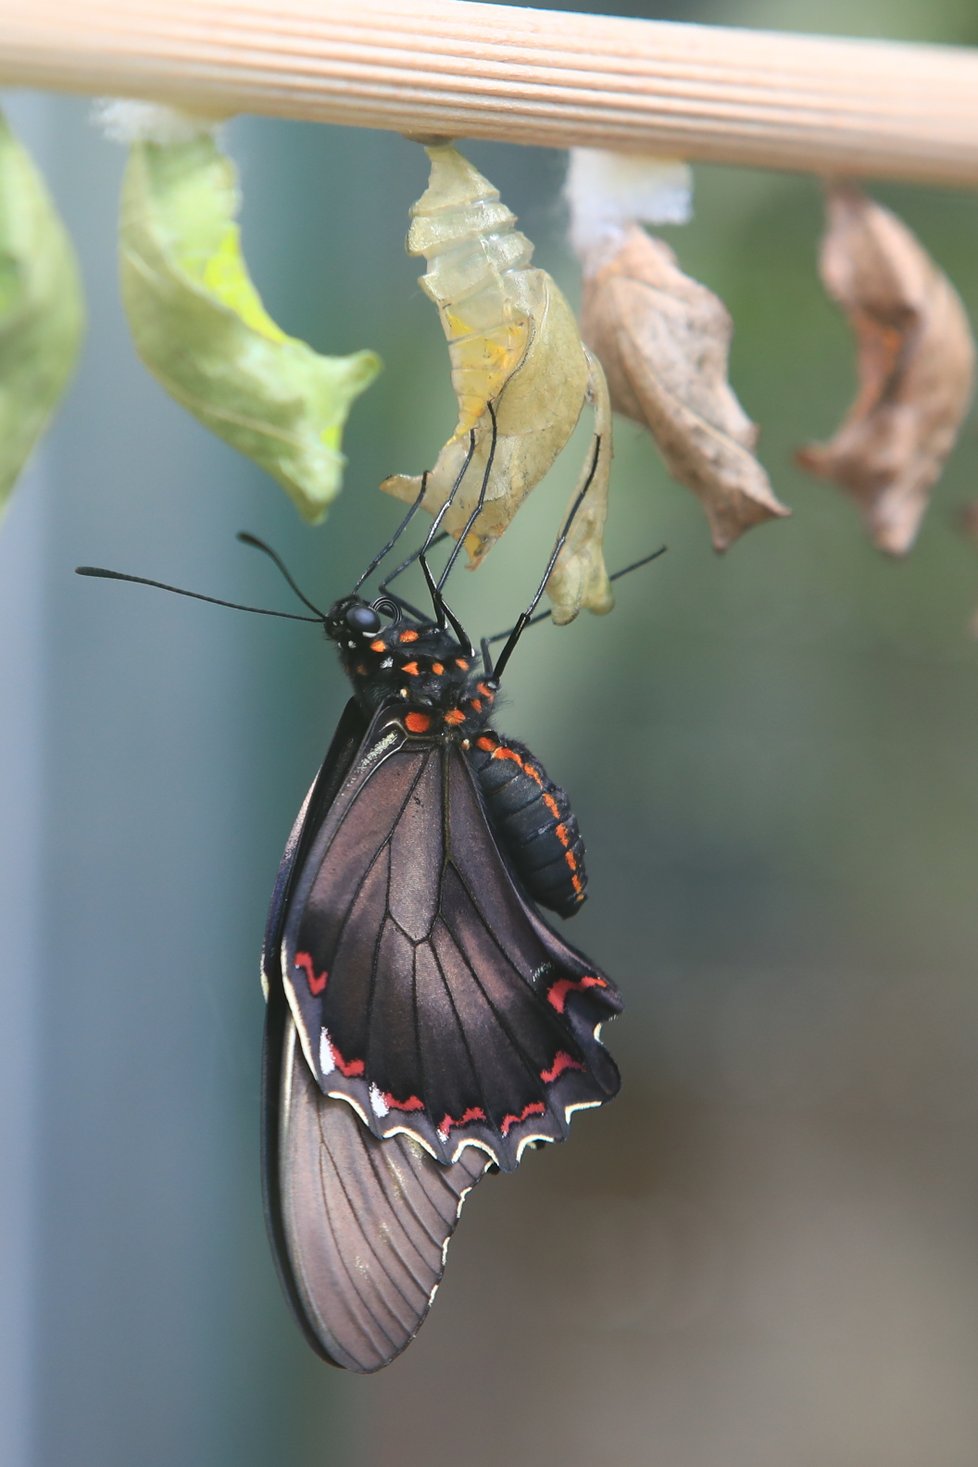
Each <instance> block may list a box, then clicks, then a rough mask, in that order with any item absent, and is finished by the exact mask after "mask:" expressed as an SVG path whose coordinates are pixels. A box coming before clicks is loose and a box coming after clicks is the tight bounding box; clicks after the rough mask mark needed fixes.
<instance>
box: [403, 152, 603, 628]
mask: <svg viewBox="0 0 978 1467" xmlns="http://www.w3.org/2000/svg"><path fill="white" fill-rule="evenodd" d="M427 153H428V157H429V159H430V161H431V176H430V180H429V184H428V188H427V190H426V191H425V193H424V194H423V195H422V197H421V198H420V199H419V200H418V202H417V204H415V205H414V208H413V209H412V211H411V212H412V216H413V217H412V223H411V228H410V232H409V234H408V240H407V247H408V250H409V251H410V253H412V254H423V255H424V257H425V259H426V261H427V264H428V269H427V272H426V274H425V275H424V276H423V277H422V282H421V283H422V286H423V288H424V290H425V291H426V292H427V294H428V295H429V296H431V298H432V300H434V301H435V303H436V305H437V306H438V312H439V315H440V317H441V322H442V327H443V329H444V331H445V335H446V337H447V339H448V350H449V358H450V361H451V368H452V384H453V387H454V389H455V394H456V397H457V398H458V409H459V416H458V422H457V425H456V428H455V432H454V433H453V434H452V437H451V438H450V439H449V440H448V442H447V443H446V444H445V446H444V447H443V449H442V450H441V453H440V454H439V455H438V459H437V461H436V463H435V465H434V468H433V469H432V470H431V472H430V473H429V475H428V484H427V489H426V492H425V497H424V500H423V503H424V505H425V507H426V508H428V509H431V510H433V511H434V510H437V509H438V508H439V507H440V506H441V505H442V504H444V502H445V500H446V498H447V497H448V495H449V493H450V492H451V489H452V485H453V484H454V482H455V479H456V476H457V475H458V473H459V471H460V469H461V467H462V465H463V463H464V461H465V458H466V455H467V453H468V452H469V447H470V442H469V435H470V431H471V430H473V429H474V430H475V435H476V438H475V451H474V454H473V457H472V462H471V464H470V466H469V469H468V471H467V473H466V476H465V481H464V483H463V486H462V489H461V491H460V492H459V493H458V494H457V496H456V498H455V500H454V501H453V504H452V507H451V509H450V510H449V512H448V514H447V515H446V517H445V520H444V521H443V523H444V526H445V528H446V529H447V530H448V531H449V532H450V533H452V534H454V535H456V536H458V535H460V534H461V533H462V531H463V530H464V527H465V524H466V522H467V520H468V518H469V516H470V514H471V513H472V510H473V508H474V507H475V504H476V502H477V499H478V496H479V491H480V487H481V485H482V481H483V475H484V471H485V466H486V462H487V459H488V455H489V451H490V444H491V442H492V431H491V428H492V425H491V420H490V416H489V405H490V404H492V407H493V410H494V412H495V415H496V428H497V436H496V444H495V453H494V455H493V461H492V472H491V476H490V479H489V483H488V485H487V489H486V495H485V504H484V507H483V509H482V511H481V513H480V514H479V517H478V519H477V520H476V522H475V524H474V526H473V527H472V530H471V533H470V534H469V537H468V541H467V545H466V548H467V550H468V552H469V559H470V563H471V564H473V565H474V564H478V562H479V561H480V560H481V559H482V558H483V557H484V556H485V555H486V554H487V552H488V551H489V550H490V549H491V547H492V545H493V544H494V543H495V541H496V540H497V539H498V538H499V536H500V535H501V534H502V533H503V531H504V530H505V529H506V527H507V525H508V524H509V523H510V521H511V520H512V518H513V516H514V515H515V513H516V511H517V510H518V509H519V507H520V505H521V504H522V502H523V500H524V499H525V498H526V496H527V494H529V492H530V491H531V489H533V488H534V486H535V485H536V484H538V483H539V481H540V480H541V479H542V478H543V476H544V475H545V474H546V473H547V471H548V469H549V468H550V467H551V465H552V464H553V462H554V460H555V459H556V458H557V455H558V454H559V453H560V452H561V450H562V449H563V448H564V446H565V444H566V443H567V440H568V439H569V438H570V435H571V433H572V432H573V431H574V428H575V426H576V424H577V420H578V418H579V417H580V415H581V409H582V408H583V406H584V403H585V402H586V401H591V402H592V403H593V404H594V408H595V414H596V418H597V420H598V421H599V422H600V423H602V424H603V431H602V430H601V429H599V431H602V445H601V447H602V451H601V453H600V455H599V459H598V464H597V469H596V472H595V475H594V478H593V481H592V483H591V486H590V488H589V489H588V493H587V496H586V497H585V500H584V504H583V505H582V508H581V511H580V512H579V515H578V524H577V527H576V528H575V530H574V533H573V535H572V537H571V539H570V540H569V542H568V545H567V546H566V547H565V551H564V553H563V554H562V555H561V558H560V560H559V561H558V563H557V567H556V569H555V571H554V575H553V577H552V578H551V583H550V587H549V593H550V595H551V597H552V599H553V600H554V610H553V614H554V619H555V620H557V621H570V620H571V618H572V617H574V616H575V615H576V614H577V612H578V611H579V610H580V608H581V607H582V606H586V607H588V608H590V609H591V610H593V611H607V610H608V609H609V607H610V606H611V589H610V586H609V584H608V578H607V574H606V572H605V569H604V562H603V558H602V554H601V535H602V530H603V526H604V518H605V508H606V501H607V489H608V475H609V472H610V466H611V414H610V411H608V410H607V387H606V385H605V381H604V374H603V372H602V371H601V367H600V366H599V365H598V363H597V362H596V361H594V359H593V358H591V357H590V356H589V354H588V352H587V351H586V349H585V348H584V346H583V344H582V342H581V338H580V332H579V331H578V327H577V322H576V321H575V319H574V314H573V312H572V311H571V309H570V306H569V305H568V304H567V301H566V300H565V299H564V296H563V295H562V293H561V291H560V290H559V289H558V287H557V285H556V284H555V282H554V281H553V279H552V278H551V277H550V275H548V274H547V272H546V271H545V270H540V269H536V268H534V267H532V266H531V263H530V261H531V258H532V253H533V247H532V245H531V244H530V241H529V240H528V239H527V238H526V237H525V235H523V234H521V233H520V232H519V230H517V229H516V228H515V219H514V216H513V215H512V214H511V213H510V211H509V210H508V209H507V208H506V207H505V205H503V204H502V203H500V200H499V194H498V191H497V190H496V189H495V188H493V186H492V184H491V183H489V181H488V179H486V178H484V177H483V176H482V174H480V173H479V172H478V171H477V170H476V169H475V168H473V167H472V165H471V164H470V163H469V162H468V161H467V159H465V158H463V157H462V155H461V154H460V153H459V152H457V150H456V149H455V148H454V147H451V146H449V145H447V144H439V145H435V146H431V147H429V148H428V149H427ZM590 458H591V455H590V453H589V455H588V459H589V463H590ZM381 487H382V488H383V489H384V490H386V491H387V492H388V493H390V494H393V495H394V496H395V497H396V498H398V499H401V500H404V501H405V502H408V503H410V502H412V501H413V500H415V499H416V498H417V496H418V494H419V492H420V488H421V478H420V475H405V474H398V475H394V476H393V477H392V478H389V479H387V480H385V482H384V483H383V485H382V486H381Z"/></svg>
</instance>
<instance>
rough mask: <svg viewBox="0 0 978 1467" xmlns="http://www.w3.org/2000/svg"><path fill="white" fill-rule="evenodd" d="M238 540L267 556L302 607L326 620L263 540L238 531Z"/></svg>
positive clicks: (246, 532) (278, 556)
mask: <svg viewBox="0 0 978 1467" xmlns="http://www.w3.org/2000/svg"><path fill="white" fill-rule="evenodd" d="M238 539H239V540H240V541H241V543H242V545H250V546H251V547H252V549H253V550H260V551H261V553H262V555H267V556H268V558H269V560H270V561H271V562H272V565H274V566H275V568H276V570H277V571H279V573H280V574H281V576H282V578H283V579H284V581H285V584H286V585H287V586H288V587H289V589H290V590H292V591H294V592H295V594H296V595H297V596H298V598H299V600H300V601H301V602H302V604H303V606H308V608H309V610H310V611H314V612H315V613H316V615H317V616H318V617H319V620H320V621H325V620H326V615H325V612H322V611H320V609H319V607H318V606H317V605H316V604H315V602H314V601H310V600H309V597H308V596H306V595H305V594H304V592H302V591H300V590H299V587H298V586H297V585H296V583H295V581H294V580H293V579H292V576H291V574H290V572H289V571H288V570H287V569H286V566H285V563H284V562H283V560H282V557H281V556H280V555H278V554H277V553H276V552H275V551H274V550H273V549H272V547H271V546H270V545H266V544H265V542H264V540H259V539H258V536H257V535H250V534H249V533H248V531H247V530H239V531H238Z"/></svg>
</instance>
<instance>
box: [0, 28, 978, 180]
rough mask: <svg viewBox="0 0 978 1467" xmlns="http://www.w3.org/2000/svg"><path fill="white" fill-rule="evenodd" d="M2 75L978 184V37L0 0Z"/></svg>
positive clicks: (363, 119)
mask: <svg viewBox="0 0 978 1467" xmlns="http://www.w3.org/2000/svg"><path fill="white" fill-rule="evenodd" d="M0 83H2V84H5V85H12V86H25V87H38V88H49V89H53V90H58V91H70V92H80V93H91V94H95V95H100V96H102V95H107V96H134V97H145V98H150V99H154V100H158V101H162V102H172V103H177V104H182V105H184V106H187V107H191V108H193V109H195V110H197V111H203V112H206V113H213V114H219V115H230V114H234V113H239V112H252V113H259V114H266V115H272V116H278V117H293V118H303V119H309V120H313V121H317V122H335V123H344V124H347V125H350V126H359V127H379V128H389V129H391V130H393V131H396V132H406V133H414V134H428V135H430V134H435V135H441V136H447V137H478V138H493V139H497V140H499V141H504V142H517V143H535V144H543V145H547V146H552V147H572V146H577V145H584V146H590V147H607V148H613V149H620V150H627V151H643V152H656V153H662V154H665V155H680V156H684V157H687V158H690V159H707V160H710V161H713V162H718V163H740V164H749V165H752V166H756V167H766V168H781V169H790V170H794V171H801V172H814V173H832V174H853V175H860V176H863V177H868V176H889V177H899V178H907V179H915V180H920V181H922V182H925V183H932V184H945V185H948V184H949V185H956V186H961V187H965V186H968V185H974V184H976V183H978V51H976V50H971V49H963V48H962V49H953V48H950V47H942V46H922V45H908V44H900V43H896V42H886V41H853V40H838V39H832V38H828V37H816V36H798V35H788V34H778V33H775V32H770V31H751V30H734V29H731V28H730V27H724V26H703V25H685V24H677V23H672V22H664V21H651V20H623V19H619V18H614V17H604V16H596V15H577V14H569V13H566V12H562V11H554V10H530V9H522V8H517V7H510V6H503V5H482V4H475V3H472V0H0Z"/></svg>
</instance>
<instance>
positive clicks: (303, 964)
mask: <svg viewBox="0 0 978 1467" xmlns="http://www.w3.org/2000/svg"><path fill="white" fill-rule="evenodd" d="M293 962H294V964H295V966H296V967H297V968H301V969H302V971H303V972H304V973H305V975H306V982H307V983H308V984H309V992H310V993H311V994H313V996H314V997H316V998H318V997H319V995H320V994H321V993H322V991H323V989H324V988H325V987H326V981H327V979H328V978H329V973H328V972H327V971H326V969H325V968H324V969H323V971H322V972H321V973H317V972H316V965H315V963H314V962H313V960H312V954H311V953H296V955H295V958H294V959H293Z"/></svg>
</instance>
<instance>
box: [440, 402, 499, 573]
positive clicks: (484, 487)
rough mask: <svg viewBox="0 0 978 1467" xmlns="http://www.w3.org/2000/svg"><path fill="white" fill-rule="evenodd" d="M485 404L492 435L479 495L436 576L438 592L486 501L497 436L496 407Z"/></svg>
mask: <svg viewBox="0 0 978 1467" xmlns="http://www.w3.org/2000/svg"><path fill="white" fill-rule="evenodd" d="M486 406H487V408H488V409H489V417H490V419H491V421H492V437H491V438H490V440H489V452H488V454H487V455H486V467H485V470H484V471H483V475H482V484H481V485H480V488H479V497H478V499H477V500H476V502H475V508H474V509H473V511H472V513H471V514H470V515H469V517H468V519H467V520H466V522H465V528H464V529H463V531H462V533H461V535H459V536H457V537H456V540H455V544H454V545H453V546H452V553H451V555H450V556H449V557H448V559H447V560H446V562H445V565H444V567H443V569H442V573H441V575H440V576H439V577H438V591H439V593H440V592H441V590H442V588H443V587H444V585H445V582H446V581H447V580H448V577H449V574H450V572H451V569H452V566H453V565H454V564H455V562H456V560H457V559H458V557H459V554H460V552H461V551H462V549H463V547H464V545H465V542H466V540H467V539H468V537H469V531H470V530H471V529H472V526H473V525H474V524H475V522H476V520H477V519H478V518H479V516H480V514H481V513H482V508H483V505H484V504H485V502H486V493H487V491H488V488H489V478H490V475H491V474H492V461H493V459H494V458H495V457H496V438H497V431H496V409H495V408H494V407H493V405H492V403H491V402H490V403H487V404H486Z"/></svg>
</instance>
